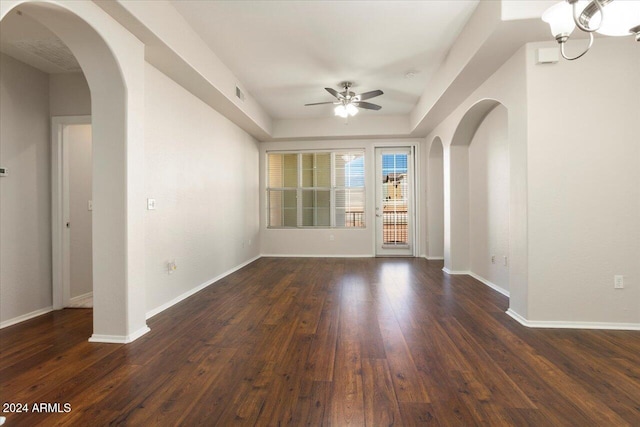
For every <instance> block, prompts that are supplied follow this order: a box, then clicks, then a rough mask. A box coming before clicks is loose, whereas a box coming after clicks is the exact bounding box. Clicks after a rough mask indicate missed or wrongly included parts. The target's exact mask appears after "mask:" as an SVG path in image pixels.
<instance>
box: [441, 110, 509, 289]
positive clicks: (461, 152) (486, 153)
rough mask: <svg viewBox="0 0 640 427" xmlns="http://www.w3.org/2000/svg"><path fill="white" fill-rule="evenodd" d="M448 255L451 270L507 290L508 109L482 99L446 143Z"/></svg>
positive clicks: (447, 263)
mask: <svg viewBox="0 0 640 427" xmlns="http://www.w3.org/2000/svg"><path fill="white" fill-rule="evenodd" d="M449 174H450V175H449V176H450V184H449V192H448V197H449V201H448V202H449V208H450V209H449V210H450V211H449V215H448V218H447V220H448V221H449V227H447V229H448V232H449V236H448V239H449V257H448V258H449V259H447V260H445V266H446V267H447V268H449V270H451V271H453V272H468V273H470V274H471V275H473V276H474V277H476V278H478V279H479V280H481V281H482V282H484V283H485V284H487V285H489V286H492V287H494V288H495V289H497V290H498V291H500V292H502V293H505V294H508V290H509V274H508V268H509V191H510V187H509V176H510V174H509V144H508V111H507V109H506V107H504V105H502V104H501V103H500V102H498V101H495V100H491V99H487V100H482V101H480V102H478V103H476V104H475V105H474V106H473V107H471V108H470V109H469V111H467V113H466V114H465V115H464V117H463V118H462V120H461V121H460V123H459V125H458V127H457V128H456V131H455V133H454V135H453V138H452V142H451V146H450V148H449Z"/></svg>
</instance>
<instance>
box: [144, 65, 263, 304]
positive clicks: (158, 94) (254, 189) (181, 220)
mask: <svg viewBox="0 0 640 427" xmlns="http://www.w3.org/2000/svg"><path fill="white" fill-rule="evenodd" d="M145 73H146V75H145V164H144V166H143V165H140V166H139V167H141V168H144V172H145V181H146V184H145V192H146V196H147V197H148V198H154V199H156V203H157V209H156V210H148V211H146V215H145V260H146V269H147V271H146V294H147V312H149V311H152V310H155V309H157V308H158V307H161V306H163V305H165V304H167V303H169V302H170V301H172V300H174V299H175V298H178V297H180V296H181V295H183V294H185V293H188V292H190V291H192V290H193V289H194V288H196V287H197V286H199V285H201V284H205V283H206V284H208V283H211V281H212V280H213V279H214V278H216V277H218V276H220V275H221V274H223V273H225V272H227V271H229V270H231V269H233V268H236V267H237V266H238V265H241V264H243V263H245V262H246V261H248V260H250V259H252V258H254V257H256V256H257V255H258V254H259V248H260V236H259V198H258V194H259V193H258V185H259V182H258V143H257V142H256V141H255V139H253V138H252V137H251V136H250V135H248V134H247V133H246V132H244V131H243V130H241V129H240V128H239V127H238V126H236V125H235V124H233V123H232V122H230V121H229V120H228V119H226V118H225V117H223V116H222V115H220V114H219V113H218V112H216V111H215V110H213V109H211V107H209V106H208V105H206V104H205V103H203V102H202V101H201V100H199V99H198V98H196V97H194V96H193V95H192V94H191V93H189V92H187V91H186V90H185V89H184V88H182V87H181V86H179V85H178V84H176V83H175V82H174V81H172V80H171V79H169V78H168V77H167V76H165V75H164V74H162V73H161V72H160V71H158V70H157V69H156V68H154V67H153V66H151V65H149V64H146V66H145ZM173 260H175V261H176V264H177V267H178V268H177V270H176V271H175V272H174V273H173V274H171V275H169V274H168V272H167V262H169V261H173Z"/></svg>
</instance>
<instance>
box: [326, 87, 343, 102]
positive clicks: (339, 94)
mask: <svg viewBox="0 0 640 427" xmlns="http://www.w3.org/2000/svg"><path fill="white" fill-rule="evenodd" d="M324 90H326V91H327V92H329V93H330V94H331V95H333V96H335V97H336V98H338V99H343V98H344V96H343V95H342V94H341V93H340V92H338V91H337V90H335V89H332V88H330V87H325V88H324Z"/></svg>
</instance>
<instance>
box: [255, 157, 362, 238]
mask: <svg viewBox="0 0 640 427" xmlns="http://www.w3.org/2000/svg"><path fill="white" fill-rule="evenodd" d="M273 154H275V155H282V156H284V155H296V156H297V168H298V169H297V187H295V188H294V187H271V186H270V179H269V178H270V173H269V172H270V161H269V156H270V155H273ZM305 154H307V155H308V154H314V155H317V154H329V176H330V179H329V187H303V184H304V177H303V173H304V170H308V169H304V170H303V160H302V159H303V155H305ZM337 155H356V156H361V157H362V159H363V163H362V170H363V172H362V173H363V176H362V184H363V185H362V187H353V188H356V189H358V191H360V192H361V193H362V202H363V206H362V221H361V224H362V225H359V226H355V225H354V226H346V225H344V226H342V225H336V209H337V207H336V192H338V191H348V190H349V189H350V188H351V187H347V186H346V185H344V186H339V187H338V186H336V170H335V165H336V156H337ZM316 161H317V159H316V157H315V156H314V157H313V162H314V163H313V166H314V167H313V170H315V167H316ZM366 163H367V162H366V150H365V149H364V148H347V149H319V150H313V149H310V150H270V151H266V153H265V164H266V168H265V175H266V176H265V183H266V185H265V192H266V211H267V212H266V214H267V216H266V227H267V228H268V229H274V230H277V229H333V228H336V229H355V230H361V229H365V228H366V226H367V224H366V210H367V201H366V176H367V174H366V170H367V165H366ZM283 170H284V162H283ZM282 184H283V185H284V177H283V182H282ZM293 190H295V191H296V210H297V212H296V225H295V226H291V225H277V226H273V225H271V214H272V210H271V194H270V192H271V191H280V192H282V194H283V197H284V192H285V191H293ZM304 191H329V225H303V222H304V217H303V212H304V206H303V192H304ZM282 215H284V212H283V213H282ZM313 216H314V219H313V223H314V224H316V223H317V220H318V218H317V216H318V212H317V207H316V209H314V212H313ZM282 222H283V223H284V217H282Z"/></svg>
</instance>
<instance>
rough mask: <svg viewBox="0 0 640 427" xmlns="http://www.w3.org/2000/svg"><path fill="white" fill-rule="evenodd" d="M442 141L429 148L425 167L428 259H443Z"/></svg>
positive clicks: (435, 141)
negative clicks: (426, 176)
mask: <svg viewBox="0 0 640 427" xmlns="http://www.w3.org/2000/svg"><path fill="white" fill-rule="evenodd" d="M443 155H444V153H443V149H442V141H441V140H440V138H436V139H435V140H434V141H433V142H432V143H431V146H430V148H429V157H428V160H427V161H428V165H427V174H428V179H427V193H426V198H427V218H428V221H427V241H428V252H427V256H428V257H429V258H442V257H444V170H443V161H444V159H443Z"/></svg>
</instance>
